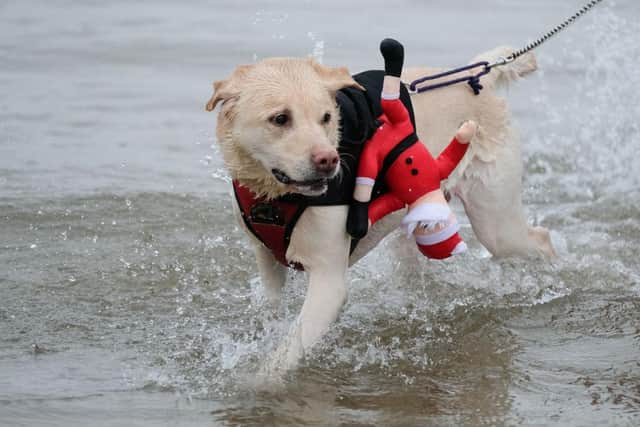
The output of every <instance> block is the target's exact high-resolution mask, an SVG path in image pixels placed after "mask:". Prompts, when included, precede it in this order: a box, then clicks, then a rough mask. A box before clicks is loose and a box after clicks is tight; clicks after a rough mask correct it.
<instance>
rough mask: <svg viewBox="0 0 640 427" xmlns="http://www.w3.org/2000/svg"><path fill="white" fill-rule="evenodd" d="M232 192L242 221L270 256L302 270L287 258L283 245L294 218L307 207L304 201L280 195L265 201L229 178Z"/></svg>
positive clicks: (289, 235)
mask: <svg viewBox="0 0 640 427" xmlns="http://www.w3.org/2000/svg"><path fill="white" fill-rule="evenodd" d="M233 192H234V193H235V195H236V201H237V202H238V206H239V207H240V213H241V214H242V220H243V221H244V223H245V225H246V226H247V228H248V229H249V231H251V233H252V234H253V235H254V236H255V237H256V238H257V239H258V240H260V241H261V242H262V244H263V245H265V246H266V247H267V248H268V249H269V250H271V252H272V253H273V256H274V257H275V258H276V259H277V260H278V261H279V262H280V263H281V264H282V265H285V266H287V267H291V268H295V269H296V270H304V268H303V267H302V265H301V264H299V263H296V262H289V261H287V248H288V247H289V241H290V240H291V233H292V232H293V228H294V227H295V225H296V223H297V222H298V219H299V218H300V216H301V215H302V213H303V212H304V210H305V209H306V208H307V205H306V204H305V203H302V202H299V201H288V200H283V198H279V199H272V200H268V199H267V198H265V197H257V196H256V194H255V193H254V192H253V191H251V190H249V189H248V188H247V187H244V186H242V185H240V184H239V183H238V181H235V180H234V181H233Z"/></svg>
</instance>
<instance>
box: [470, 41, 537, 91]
mask: <svg viewBox="0 0 640 427" xmlns="http://www.w3.org/2000/svg"><path fill="white" fill-rule="evenodd" d="M513 52H515V49H513V48H510V47H508V46H500V47H497V48H495V49H492V50H490V51H488V52H485V53H482V54H480V55H478V56H476V57H475V58H474V59H473V61H471V62H472V63H474V62H480V61H488V62H489V63H494V62H496V61H498V60H500V58H506V57H508V56H509V55H511V54H512V53H513ZM537 68H538V63H537V61H536V57H535V55H534V54H533V53H532V52H528V53H525V54H524V55H522V56H519V57H518V59H516V60H515V61H513V62H511V63H509V64H506V65H502V66H499V67H494V68H492V69H491V72H490V73H489V74H487V75H486V76H484V77H482V78H481V83H482V84H483V85H484V86H490V87H499V86H503V85H508V84H509V83H511V82H513V81H516V80H518V79H519V78H521V77H524V76H526V75H527V74H529V73H532V72H534V71H535V70H536V69H537Z"/></svg>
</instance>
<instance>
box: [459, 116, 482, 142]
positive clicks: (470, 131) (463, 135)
mask: <svg viewBox="0 0 640 427" xmlns="http://www.w3.org/2000/svg"><path fill="white" fill-rule="evenodd" d="M477 131H478V124H477V123H476V122H474V121H473V120H467V121H466V122H464V123H463V124H462V126H460V128H459V129H458V132H456V139H457V140H458V142H460V143H461V144H468V143H469V142H470V141H471V140H472V139H473V137H474V136H475V134H476V132H477Z"/></svg>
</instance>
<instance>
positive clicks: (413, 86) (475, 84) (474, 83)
mask: <svg viewBox="0 0 640 427" xmlns="http://www.w3.org/2000/svg"><path fill="white" fill-rule="evenodd" d="M601 1H602V0H591V1H590V2H589V3H587V4H586V5H584V6H582V7H581V8H580V9H579V10H578V11H577V12H576V13H574V14H573V15H572V16H570V17H569V18H567V19H565V20H564V21H563V22H562V23H561V24H560V25H556V26H555V27H554V28H553V29H551V30H550V31H548V32H546V33H545V34H543V35H542V36H541V37H540V38H538V39H537V40H535V41H533V42H531V43H529V44H527V45H526V46H525V47H523V48H522V49H519V50H517V51H515V52H513V53H512V54H511V55H509V56H507V57H506V58H505V57H501V58H500V59H498V60H497V61H496V62H494V63H489V62H487V61H481V62H476V63H475V64H471V65H467V66H464V67H459V68H454V69H452V70H449V71H445V72H442V73H438V74H433V75H430V76H426V77H421V78H419V79H417V80H414V81H412V82H411V83H410V84H406V83H405V85H406V86H407V87H408V89H409V93H411V94H414V93H422V92H426V91H429V90H434V89H438V88H441V87H446V86H451V85H455V84H458V83H462V82H465V81H466V82H467V83H468V84H469V86H471V89H472V90H473V93H474V94H476V95H479V94H480V91H481V90H482V84H480V77H482V76H484V75H486V74H489V73H490V72H491V69H493V68H495V67H501V66H503V65H507V64H509V63H511V62H513V61H515V60H516V59H518V57H520V56H522V55H524V54H525V53H527V52H530V51H532V50H533V49H535V48H537V47H538V46H540V45H541V44H543V43H544V42H546V41H547V40H549V39H550V38H551V37H553V36H555V35H556V34H558V33H559V32H560V31H562V30H564V29H565V28H567V27H568V26H569V25H571V24H573V23H574V22H575V21H576V20H577V19H578V18H580V17H581V16H582V15H584V14H585V13H587V12H588V11H590V10H591V9H592V8H593V7H594V6H596V5H597V4H598V3H600V2H601ZM479 67H482V70H481V71H479V72H478V73H476V74H474V75H471V76H464V77H458V78H455V79H453V80H448V81H445V82H441V83H435V84H431V85H428V86H422V87H418V85H419V84H421V83H424V82H426V81H429V80H435V79H439V78H442V77H447V76H451V75H455V74H459V73H461V72H463V71H467V70H472V69H474V68H479Z"/></svg>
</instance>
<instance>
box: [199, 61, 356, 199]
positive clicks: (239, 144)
mask: <svg viewBox="0 0 640 427" xmlns="http://www.w3.org/2000/svg"><path fill="white" fill-rule="evenodd" d="M347 86H355V87H360V86H359V85H358V84H357V83H356V82H355V81H354V80H353V78H352V77H351V75H350V74H349V71H348V70H347V69H346V68H344V67H343V68H329V67H325V66H322V65H320V64H318V63H317V62H315V61H314V60H312V59H295V58H273V59H268V60H264V61H261V62H259V63H256V64H253V65H241V66H239V67H237V68H236V70H235V71H234V72H233V74H232V75H231V77H229V78H228V79H227V80H222V81H217V82H215V83H214V84H213V87H214V93H213V96H212V97H211V99H210V100H209V102H208V103H207V107H206V109H207V110H208V111H212V110H213V109H214V108H215V107H216V105H217V104H218V103H220V102H222V108H221V110H220V113H219V115H218V127H217V136H218V142H219V143H220V144H221V146H222V152H223V155H224V158H225V163H226V166H227V168H228V169H229V172H230V173H231V175H232V177H233V178H234V179H238V180H239V181H240V182H241V183H242V184H243V185H246V186H248V187H249V188H250V189H251V190H253V191H254V192H256V193H258V194H261V195H267V196H268V197H276V196H279V195H282V194H285V193H290V192H295V193H302V194H305V195H319V194H322V193H324V192H325V191H326V189H327V182H328V180H330V179H333V178H335V177H336V175H337V174H338V173H339V171H340V162H339V156H338V152H337V150H336V149H337V146H338V141H339V129H338V121H339V116H338V115H339V113H338V108H337V106H336V101H335V95H336V91H338V90H340V89H342V88H344V87H347Z"/></svg>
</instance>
